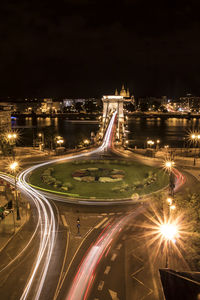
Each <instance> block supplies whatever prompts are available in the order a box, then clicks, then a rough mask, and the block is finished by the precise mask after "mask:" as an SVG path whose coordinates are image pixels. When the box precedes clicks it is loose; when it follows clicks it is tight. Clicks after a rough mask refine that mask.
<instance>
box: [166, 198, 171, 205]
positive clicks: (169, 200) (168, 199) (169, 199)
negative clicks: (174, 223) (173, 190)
mask: <svg viewBox="0 0 200 300" xmlns="http://www.w3.org/2000/svg"><path fill="white" fill-rule="evenodd" d="M167 202H168V203H169V205H172V198H170V197H168V198H167Z"/></svg>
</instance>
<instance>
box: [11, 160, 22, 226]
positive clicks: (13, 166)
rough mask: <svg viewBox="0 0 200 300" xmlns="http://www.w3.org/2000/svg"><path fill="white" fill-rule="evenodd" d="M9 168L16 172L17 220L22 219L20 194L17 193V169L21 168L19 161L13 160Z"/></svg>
mask: <svg viewBox="0 0 200 300" xmlns="http://www.w3.org/2000/svg"><path fill="white" fill-rule="evenodd" d="M9 169H10V171H11V172H12V173H13V174H14V178H15V202H16V208H17V220H21V217H20V212H19V202H18V195H17V171H18V169H19V163H18V162H17V161H13V162H12V163H11V164H10V165H9Z"/></svg>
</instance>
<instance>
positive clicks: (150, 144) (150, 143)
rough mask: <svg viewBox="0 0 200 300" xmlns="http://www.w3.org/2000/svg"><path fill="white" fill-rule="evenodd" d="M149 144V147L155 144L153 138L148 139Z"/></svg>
mask: <svg viewBox="0 0 200 300" xmlns="http://www.w3.org/2000/svg"><path fill="white" fill-rule="evenodd" d="M147 145H149V147H150V148H151V146H153V145H154V141H152V140H148V141H147Z"/></svg>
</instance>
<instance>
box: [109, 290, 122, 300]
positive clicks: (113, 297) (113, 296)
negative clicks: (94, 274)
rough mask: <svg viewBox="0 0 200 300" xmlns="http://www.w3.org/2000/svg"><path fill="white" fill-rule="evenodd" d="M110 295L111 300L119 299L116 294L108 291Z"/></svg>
mask: <svg viewBox="0 0 200 300" xmlns="http://www.w3.org/2000/svg"><path fill="white" fill-rule="evenodd" d="M108 291H109V293H110V296H111V298H112V300H119V298H118V297H117V293H116V292H114V291H112V290H108Z"/></svg>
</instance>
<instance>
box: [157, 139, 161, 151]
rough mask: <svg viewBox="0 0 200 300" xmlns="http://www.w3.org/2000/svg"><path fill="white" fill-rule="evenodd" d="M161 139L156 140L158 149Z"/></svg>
mask: <svg viewBox="0 0 200 300" xmlns="http://www.w3.org/2000/svg"><path fill="white" fill-rule="evenodd" d="M159 144H160V140H156V149H157V150H158V149H159Z"/></svg>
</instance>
